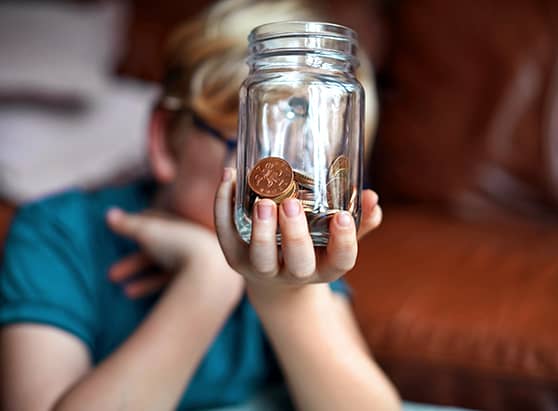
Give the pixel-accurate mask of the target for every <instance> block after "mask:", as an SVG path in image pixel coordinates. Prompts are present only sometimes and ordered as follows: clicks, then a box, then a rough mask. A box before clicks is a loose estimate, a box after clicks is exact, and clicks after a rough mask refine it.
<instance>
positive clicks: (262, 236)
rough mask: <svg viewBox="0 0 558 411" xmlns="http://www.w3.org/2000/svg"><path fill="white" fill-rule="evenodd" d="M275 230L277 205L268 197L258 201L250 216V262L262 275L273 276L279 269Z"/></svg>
mask: <svg viewBox="0 0 558 411" xmlns="http://www.w3.org/2000/svg"><path fill="white" fill-rule="evenodd" d="M276 231H277V206H276V205H275V203H274V202H273V201H271V200H268V199H263V200H260V201H258V202H257V203H256V206H255V207H254V212H253V216H252V238H251V239H250V262H251V263H252V266H253V267H254V269H255V271H256V272H257V273H258V274H260V275H261V276H262V277H273V276H274V275H275V274H277V272H278V271H279V264H278V263H277V237H276Z"/></svg>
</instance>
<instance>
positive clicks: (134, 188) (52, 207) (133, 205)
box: [7, 182, 148, 246]
mask: <svg viewBox="0 0 558 411" xmlns="http://www.w3.org/2000/svg"><path fill="white" fill-rule="evenodd" d="M146 185H147V183H144V182H134V183H131V184H127V185H123V186H117V187H108V188H103V189H100V190H96V191H86V190H79V189H72V190H68V191H65V192H62V193H59V194H56V195H52V196H49V197H45V198H43V199H40V200H37V201H34V202H32V203H28V204H25V205H23V206H22V207H20V208H19V209H18V211H17V212H16V214H15V216H14V219H13V222H12V226H11V228H10V235H9V236H8V242H7V245H8V246H9V245H10V237H11V234H12V233H13V232H14V231H15V232H18V231H19V230H20V229H26V230H31V231H33V232H36V233H39V232H40V231H44V230H48V231H55V232H57V233H58V234H60V235H71V236H72V237H73V240H74V241H75V240H79V239H81V238H83V237H84V236H86V235H87V234H88V232H90V231H91V230H97V229H99V228H104V227H105V222H104V221H105V214H106V211H107V210H108V209H109V208H110V207H115V206H117V207H122V208H125V209H127V210H130V211H139V210H140V209H142V208H145V207H146V206H147V202H148V193H147V192H148V189H147V188H146Z"/></svg>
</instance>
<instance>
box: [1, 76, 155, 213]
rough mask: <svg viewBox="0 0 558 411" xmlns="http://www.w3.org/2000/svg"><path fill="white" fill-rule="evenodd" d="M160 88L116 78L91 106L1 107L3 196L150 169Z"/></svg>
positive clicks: (29, 196) (37, 193) (22, 198)
mask: <svg viewBox="0 0 558 411" xmlns="http://www.w3.org/2000/svg"><path fill="white" fill-rule="evenodd" d="M158 92H159V91H158V87H157V86H154V85H150V84H146V83H140V82H134V81H130V80H112V81H110V82H108V83H107V87H106V91H105V92H104V93H103V94H101V95H100V96H98V98H97V99H96V102H95V104H94V105H92V106H91V107H89V108H88V109H87V110H82V111H78V112H72V111H67V110H60V111H54V112H52V111H49V110H41V109H37V108H33V107H29V106H19V107H16V106H14V107H11V108H10V107H5V108H2V109H0V136H1V137H0V198H6V199H9V200H11V201H12V202H15V203H22V202H26V201H30V200H33V199H36V198H38V197H42V196H45V195H48V194H51V193H54V192H57V191H61V190H63V189H66V188H68V187H72V186H81V187H88V186H97V185H100V184H103V183H106V182H108V181H111V180H112V179H113V178H114V177H115V176H122V175H127V176H133V175H134V174H141V173H142V172H144V171H145V153H146V148H145V143H146V132H147V122H148V119H149V116H150V113H151V108H152V105H153V102H154V100H155V98H156V97H157V95H158Z"/></svg>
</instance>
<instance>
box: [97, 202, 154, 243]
mask: <svg viewBox="0 0 558 411" xmlns="http://www.w3.org/2000/svg"><path fill="white" fill-rule="evenodd" d="M148 221H149V217H142V216H140V215H137V214H135V215H134V214H127V213H125V212H124V211H122V210H120V209H118V208H112V209H110V210H109V212H108V213H107V222H108V224H109V226H110V228H111V229H112V230H114V231H115V232H116V233H118V234H120V235H123V236H126V237H129V238H131V239H133V240H138V241H139V240H141V239H142V237H144V235H145V232H146V231H147V230H149V228H146V225H147V223H148Z"/></svg>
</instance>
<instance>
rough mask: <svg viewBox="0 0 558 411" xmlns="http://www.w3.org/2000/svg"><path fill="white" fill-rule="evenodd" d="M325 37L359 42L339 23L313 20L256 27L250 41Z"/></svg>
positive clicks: (351, 30)
mask: <svg viewBox="0 0 558 411" xmlns="http://www.w3.org/2000/svg"><path fill="white" fill-rule="evenodd" d="M307 35H313V36H324V37H329V38H337V39H339V40H342V39H343V40H349V41H351V42H357V41H358V36H357V33H356V32H355V31H354V30H353V29H351V28H349V27H346V26H343V25H341V24H337V23H330V22H323V21H312V20H285V21H277V22H272V23H266V24H262V25H260V26H257V27H255V28H254V29H253V30H252V31H251V32H250V34H249V36H248V40H249V41H250V42H251V43H252V42H258V41H262V40H270V39H276V38H281V37H297V36H307Z"/></svg>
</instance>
